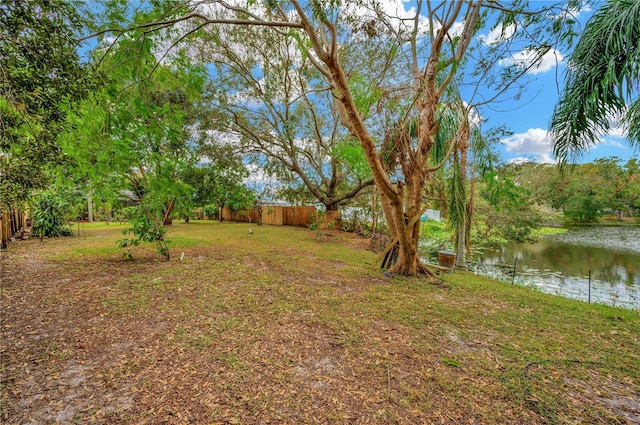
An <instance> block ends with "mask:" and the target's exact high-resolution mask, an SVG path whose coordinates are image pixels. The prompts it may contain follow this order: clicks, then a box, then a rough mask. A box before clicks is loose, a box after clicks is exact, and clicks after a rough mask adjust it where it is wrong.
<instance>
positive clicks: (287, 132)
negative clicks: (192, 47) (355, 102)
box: [198, 26, 373, 210]
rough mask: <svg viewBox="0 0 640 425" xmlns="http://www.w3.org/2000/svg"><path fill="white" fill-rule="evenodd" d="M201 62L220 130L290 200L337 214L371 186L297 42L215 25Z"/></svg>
mask: <svg viewBox="0 0 640 425" xmlns="http://www.w3.org/2000/svg"><path fill="white" fill-rule="evenodd" d="M202 39H203V40H204V41H205V43H204V44H203V45H201V46H200V48H199V55H198V56H199V58H200V59H201V60H203V61H205V62H210V63H211V64H212V68H211V69H212V70H213V72H212V74H213V75H212V79H213V81H214V82H215V86H216V90H215V93H216V95H215V96H214V102H215V106H216V108H217V111H218V112H219V113H220V116H219V118H220V120H219V121H220V125H219V130H220V131H224V132H226V133H228V134H234V135H236V137H237V140H238V143H237V146H238V148H239V149H240V150H241V151H242V152H244V153H245V154H249V155H250V157H251V159H252V160H253V162H254V163H256V164H257V165H258V166H259V167H261V168H262V170H264V171H266V172H268V173H271V174H273V175H274V177H276V179H278V180H279V181H281V182H282V183H283V186H286V188H283V187H281V188H280V189H279V194H280V195H281V196H284V197H286V198H292V197H296V195H298V194H300V193H301V192H304V193H306V194H307V195H306V198H308V199H311V200H315V202H320V203H322V204H324V206H325V207H326V209H327V210H336V209H337V208H338V206H339V205H340V204H342V203H344V202H347V201H349V200H350V199H352V198H353V197H354V196H356V195H357V194H358V193H359V192H360V191H362V189H364V188H365V187H367V186H370V185H372V184H373V179H372V178H371V173H370V172H369V170H368V168H363V167H359V165H360V164H362V163H363V162H364V156H362V157H361V161H358V158H357V156H356V155H354V149H353V147H354V144H353V142H354V140H353V138H352V137H351V136H349V135H348V133H346V131H345V130H344V128H343V127H342V126H340V122H339V118H338V116H337V113H336V111H335V108H333V101H332V96H331V89H330V87H328V86H327V84H326V83H323V82H322V81H321V78H322V75H321V74H319V73H318V71H317V70H316V69H315V68H314V67H313V65H312V64H311V62H310V60H309V58H308V57H305V56H304V55H303V54H302V52H301V51H300V50H299V49H298V47H297V41H296V39H295V38H293V37H281V36H280V35H278V34H275V33H274V32H273V31H271V30H270V29H268V28H246V27H243V28H237V27H233V26H223V27H221V26H212V27H209V28H207V30H206V33H205V34H204V35H203V36H202Z"/></svg>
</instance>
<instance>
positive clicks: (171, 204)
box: [162, 198, 176, 226]
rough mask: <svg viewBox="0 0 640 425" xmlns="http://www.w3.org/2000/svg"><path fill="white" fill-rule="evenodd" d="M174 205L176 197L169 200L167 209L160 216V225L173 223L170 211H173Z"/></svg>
mask: <svg viewBox="0 0 640 425" xmlns="http://www.w3.org/2000/svg"><path fill="white" fill-rule="evenodd" d="M175 206H176V198H173V199H172V200H171V202H169V204H168V205H167V209H166V211H165V213H164V217H163V218H162V225H163V226H169V225H171V224H172V223H173V221H172V220H171V213H172V212H173V208H174V207H175Z"/></svg>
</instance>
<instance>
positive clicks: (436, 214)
mask: <svg viewBox="0 0 640 425" xmlns="http://www.w3.org/2000/svg"><path fill="white" fill-rule="evenodd" d="M427 220H433V221H441V220H442V219H441V217H440V211H438V210H427V211H425V213H424V215H423V216H422V217H421V221H427Z"/></svg>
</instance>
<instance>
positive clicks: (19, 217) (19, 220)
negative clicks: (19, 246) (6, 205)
mask: <svg viewBox="0 0 640 425" xmlns="http://www.w3.org/2000/svg"><path fill="white" fill-rule="evenodd" d="M26 225H27V214H26V213H24V212H23V211H16V210H10V211H9V212H7V213H4V214H0V249H7V247H8V246H9V238H11V236H13V234H14V233H16V232H17V231H18V230H20V229H22V228H23V227H25V226H26Z"/></svg>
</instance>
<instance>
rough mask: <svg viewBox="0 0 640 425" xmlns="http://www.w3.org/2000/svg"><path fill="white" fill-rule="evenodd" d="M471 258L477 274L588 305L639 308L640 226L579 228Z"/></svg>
mask: <svg viewBox="0 0 640 425" xmlns="http://www.w3.org/2000/svg"><path fill="white" fill-rule="evenodd" d="M472 260H473V264H474V266H473V267H472V269H473V270H474V271H475V272H476V273H479V274H483V275H488V276H491V277H494V278H498V279H501V280H505V281H508V282H514V283H516V284H521V285H529V286H533V287H536V288H538V289H540V290H542V291H544V292H549V293H553V294H557V295H562V296H567V297H571V298H577V299H580V300H584V301H588V302H597V303H603V304H609V305H616V306H621V307H626V308H632V309H640V226H583V227H575V228H571V229H569V230H568V231H567V232H566V233H564V234H557V235H549V236H544V237H542V238H541V239H540V241H539V242H536V243H534V244H526V243H516V242H510V243H509V244H507V245H506V246H504V247H502V248H500V249H484V250H481V251H479V252H476V253H474V255H473V256H472ZM514 263H515V264H516V274H515V279H514V276H513V267H514ZM589 276H590V277H589Z"/></svg>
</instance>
